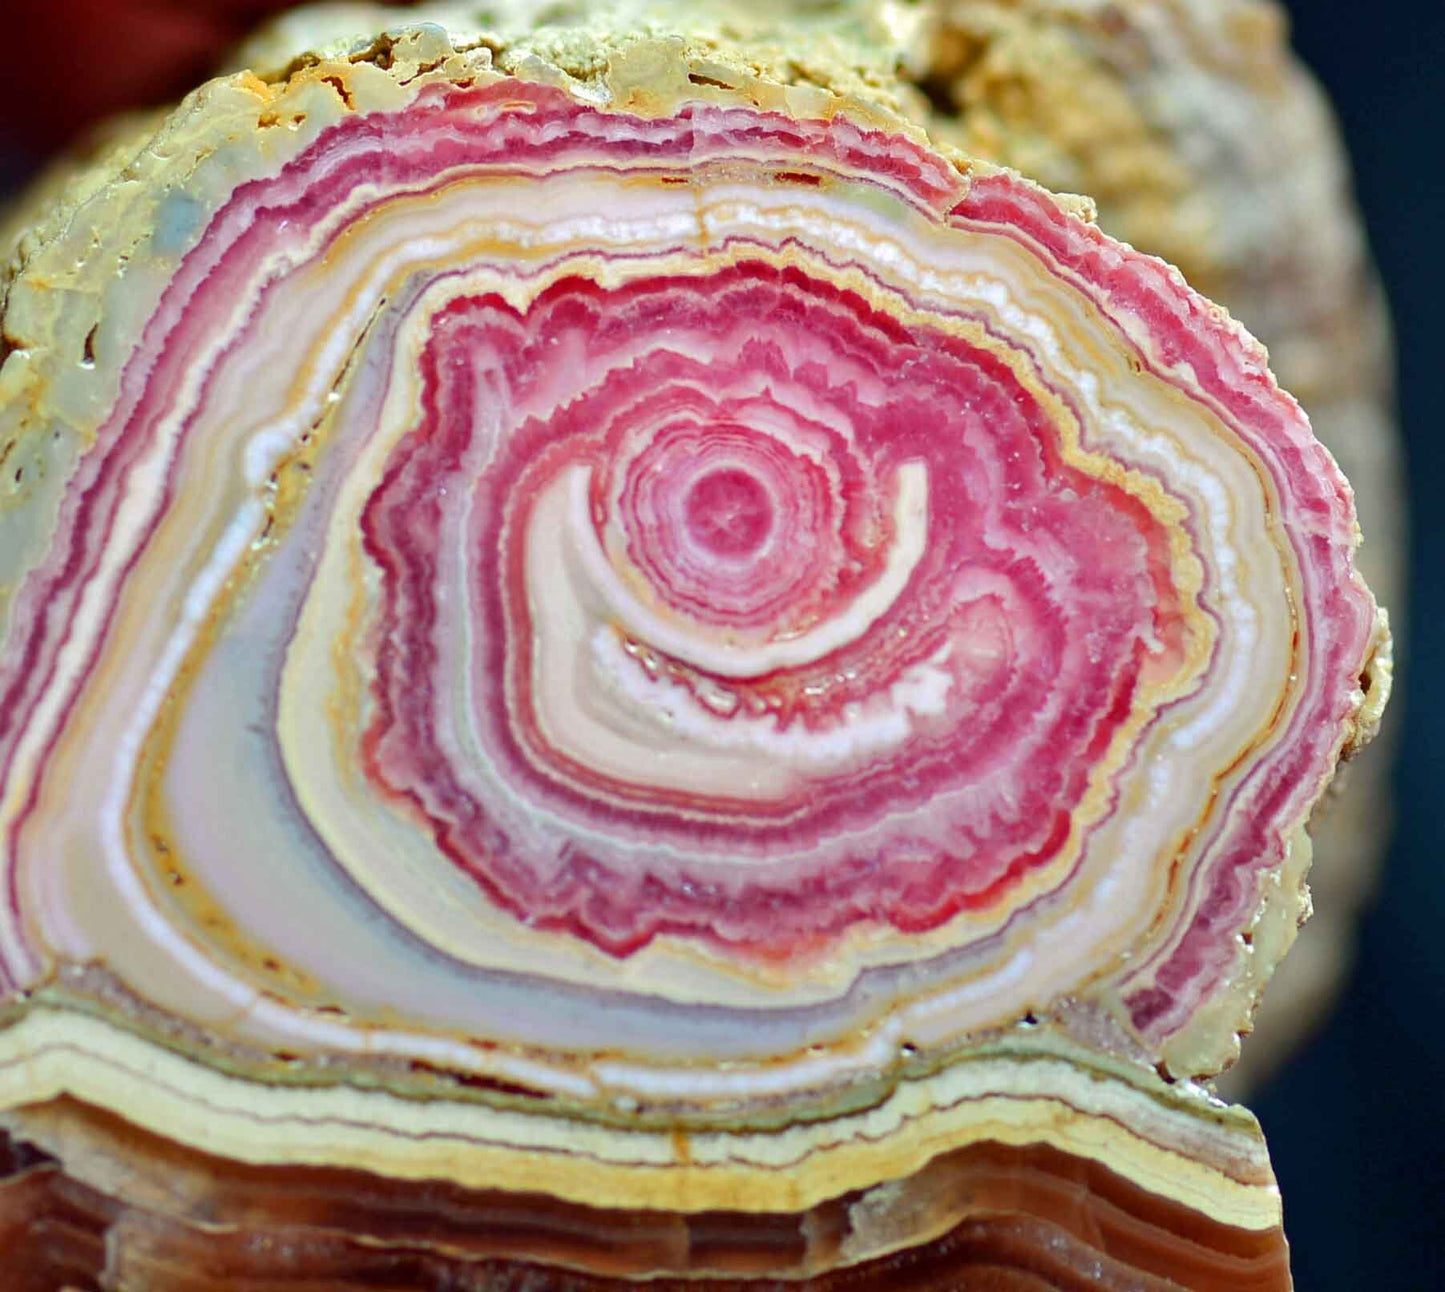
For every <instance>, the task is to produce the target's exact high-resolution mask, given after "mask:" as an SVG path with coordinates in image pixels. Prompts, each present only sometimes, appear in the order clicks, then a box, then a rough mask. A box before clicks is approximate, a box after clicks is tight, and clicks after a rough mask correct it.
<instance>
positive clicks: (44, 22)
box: [0, 0, 291, 155]
mask: <svg viewBox="0 0 1445 1292" xmlns="http://www.w3.org/2000/svg"><path fill="white" fill-rule="evenodd" d="M290 7H291V4H290V3H289V2H288V0H20V3H19V4H15V3H14V0H11V3H9V4H6V5H5V19H6V23H5V26H6V42H7V44H8V45H9V46H10V47H11V48H12V49H13V50H16V51H24V52H23V54H21V56H20V57H17V58H14V59H12V60H11V62H10V65H9V66H8V67H7V68H6V73H5V76H4V77H3V78H0V128H3V130H4V132H5V134H6V135H7V136H8V137H9V142H10V144H11V146H13V147H20V148H23V149H25V150H26V151H27V152H30V153H33V154H36V155H44V154H46V153H48V152H50V151H51V150H52V149H54V148H55V147H56V146H58V145H60V144H63V143H66V142H68V141H69V140H71V139H73V138H74V137H75V136H76V135H77V134H78V133H80V132H81V131H82V130H84V128H85V127H86V126H88V125H89V124H90V123H92V122H93V121H96V120H98V119H100V118H101V117H105V116H108V115H109V114H111V113H113V112H118V111H121V110H123V109H125V108H136V107H145V106H148V105H151V104H157V103H164V102H167V101H169V100H173V99H176V98H179V97H180V96H181V95H182V94H184V93H186V91H188V90H190V89H193V88H194V87H195V86H196V85H197V84H198V83H199V82H201V81H203V80H205V78H206V77H207V76H209V75H210V74H211V72H212V70H213V69H214V67H215V66H216V63H217V61H218V59H219V58H220V56H221V55H222V53H224V51H225V50H226V48H227V47H228V46H229V45H231V44H232V43H234V42H235V41H237V40H239V39H240V38H241V37H242V36H244V35H245V34H246V33H247V32H248V31H249V30H250V29H251V28H252V27H253V26H255V25H256V23H257V22H259V21H260V20H261V19H262V18H263V17H265V16H266V15H267V14H269V13H274V12H275V11H276V10H278V9H286V8H290Z"/></svg>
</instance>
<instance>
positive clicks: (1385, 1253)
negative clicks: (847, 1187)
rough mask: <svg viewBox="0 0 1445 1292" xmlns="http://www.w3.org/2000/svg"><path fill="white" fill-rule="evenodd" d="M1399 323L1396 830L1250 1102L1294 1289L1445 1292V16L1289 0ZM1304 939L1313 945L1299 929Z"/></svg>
mask: <svg viewBox="0 0 1445 1292" xmlns="http://www.w3.org/2000/svg"><path fill="white" fill-rule="evenodd" d="M1290 8H1291V9H1292V11H1293V15H1294V33H1295V46H1296V48H1297V49H1298V50H1299V52H1300V54H1301V56H1302V57H1303V58H1304V60H1305V61H1306V62H1307V63H1308V64H1309V65H1310V66H1311V67H1312V68H1313V69H1314V70H1315V72H1316V74H1317V75H1318V76H1319V77H1320V79H1321V80H1322V81H1323V82H1324V83H1325V87H1326V88H1327V89H1328V91H1329V92H1330V94H1331V96H1332V97H1333V98H1334V101H1335V106H1336V109H1337V111H1338V112H1339V115H1340V122H1341V125H1342V126H1343V128H1344V132H1345V137H1346V140H1347V142H1348V143H1349V146H1350V151H1351V153H1352V155H1353V157H1354V163H1355V176H1356V184H1357V187H1358V191H1359V198H1360V204H1361V206H1362V207H1363V208H1364V213H1365V220H1366V223H1367V225H1368V227H1369V231H1370V235H1371V240H1372V242H1373V244H1374V248H1375V255H1376V257H1377V259H1378V260H1379V263H1380V269H1381V272H1382V273H1383V274H1384V277H1385V284H1386V288H1387V290H1388V292H1389V295H1390V302H1391V306H1392V309H1393V313H1394V316H1395V327H1396V334H1397V340H1398V345H1399V356H1400V359H1399V362H1400V409H1401V415H1402V419H1403V424H1404V429H1405V439H1406V452H1407V454H1408V458H1409V461H1408V468H1409V480H1410V492H1411V506H1412V509H1413V528H1414V533H1413V550H1412V553H1411V555H1412V569H1413V576H1412V587H1411V598H1412V600H1411V609H1410V620H1411V634H1410V640H1409V641H1408V642H1407V643H1406V644H1405V647H1406V664H1407V668H1406V670H1405V677H1404V683H1405V689H1404V691H1403V692H1402V694H1401V696H1400V697H1399V698H1401V699H1402V700H1405V701H1406V703H1405V704H1403V705H1399V706H1397V707H1396V708H1395V709H1394V711H1393V712H1392V713H1391V714H1390V715H1389V719H1388V720H1389V721H1391V722H1396V723H1401V724H1402V727H1403V729H1402V731H1401V732H1400V733H1399V734H1401V735H1402V736H1403V741H1402V747H1401V757H1400V763H1399V768H1398V775H1397V784H1398V799H1399V802H1398V806H1397V813H1398V816H1397V822H1398V824H1397V832H1396V837H1395V842H1394V846H1393V848H1392V850H1391V854H1390V857H1389V861H1388V865H1387V868H1386V871H1385V875H1384V885H1383V888H1382V889H1381V891H1380V894H1379V896H1378V899H1377V901H1376V903H1375V906H1374V909H1373V910H1372V911H1370V913H1369V914H1368V915H1367V916H1366V919H1365V923H1364V928H1363V931H1362V934H1363V936H1362V942H1361V946H1360V956H1359V961H1358V964H1357V967H1356V969H1355V973H1354V976H1353V978H1352V980H1351V982H1350V984H1349V987H1348V990H1347V993H1346V995H1345V998H1344V1000H1343V1001H1342V1002H1341V1003H1340V1006H1339V1008H1338V1009H1337V1010H1336V1012H1335V1014H1334V1015H1333V1017H1332V1019H1331V1021H1330V1022H1329V1023H1328V1024H1327V1025H1326V1026H1325V1028H1324V1030H1323V1032H1322V1033H1321V1034H1320V1035H1319V1036H1318V1037H1317V1038H1316V1039H1315V1040H1314V1042H1313V1043H1312V1044H1310V1045H1309V1046H1308V1047H1307V1048H1306V1049H1305V1050H1304V1052H1303V1053H1301V1054H1300V1055H1299V1056H1298V1057H1297V1058H1296V1059H1295V1060H1294V1061H1293V1062H1291V1063H1290V1064H1289V1065H1288V1067H1287V1068H1286V1069H1285V1070H1284V1071H1282V1072H1281V1073H1279V1075H1278V1076H1277V1077H1276V1078H1275V1079H1274V1080H1273V1081H1272V1082H1271V1083H1270V1085H1269V1086H1268V1088H1267V1089H1266V1090H1265V1091H1264V1092H1262V1094H1261V1095H1260V1096H1258V1097H1256V1099H1255V1100H1254V1107H1255V1110H1256V1112H1258V1113H1259V1117H1260V1120H1261V1121H1262V1122H1263V1123H1264V1128H1265V1132H1266V1134H1267V1135H1268V1137H1269V1141H1270V1146H1271V1149H1272V1150H1273V1153H1274V1161H1275V1170H1276V1171H1277V1172H1278V1174H1279V1180H1280V1187H1281V1189H1282V1190H1283V1191H1284V1198H1285V1227H1286V1230H1287V1231H1288V1233H1289V1236H1290V1241H1291V1245H1292V1247H1293V1253H1294V1269H1295V1281H1296V1283H1297V1285H1298V1287H1299V1289H1300V1292H1336V1290H1337V1289H1338V1290H1339V1292H1345V1290H1348V1292H1360V1289H1378V1290H1380V1292H1405V1290H1406V1289H1420V1290H1421V1292H1436V1290H1437V1289H1445V1252H1442V1248H1445V1033H1442V1030H1441V1023H1442V1020H1445V931H1442V928H1441V920H1442V917H1445V865H1442V844H1445V783H1442V777H1441V770H1442V766H1445V722H1442V718H1445V714H1442V706H1441V701H1440V695H1439V690H1438V683H1439V680H1440V678H1441V677H1442V674H1445V497H1442V491H1445V443H1442V426H1441V422H1442V415H1445V355H1442V349H1445V314H1442V301H1445V270H1442V262H1441V257H1442V256H1445V170H1442V163H1445V4H1442V3H1441V2H1440V0H1432V2H1431V3H1428V4H1422V3H1416V2H1415V0H1373V2H1371V0H1366V2H1365V3H1363V4H1361V3H1356V2H1355V0H1294V2H1293V3H1292V4H1291V6H1290ZM1306 936H1307V933H1306Z"/></svg>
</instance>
